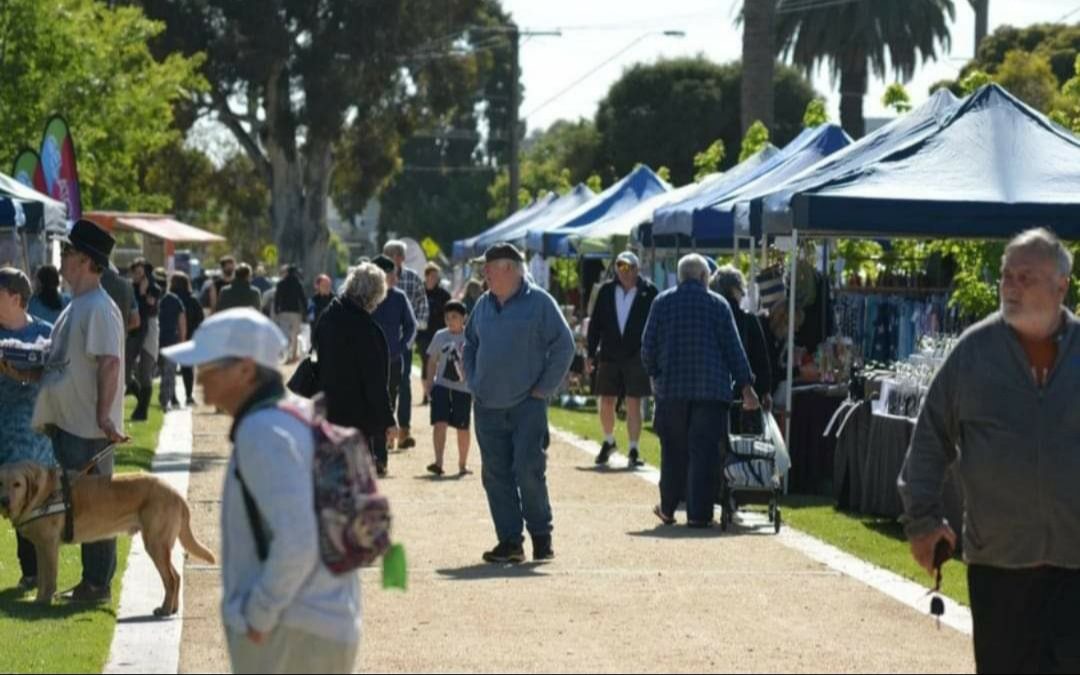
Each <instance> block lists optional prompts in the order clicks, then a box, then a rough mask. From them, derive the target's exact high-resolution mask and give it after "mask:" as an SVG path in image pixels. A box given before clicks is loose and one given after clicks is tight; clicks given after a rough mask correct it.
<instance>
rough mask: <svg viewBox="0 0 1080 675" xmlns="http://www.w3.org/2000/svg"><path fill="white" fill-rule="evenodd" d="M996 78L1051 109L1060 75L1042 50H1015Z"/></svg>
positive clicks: (1039, 106) (1028, 100)
mask: <svg viewBox="0 0 1080 675" xmlns="http://www.w3.org/2000/svg"><path fill="white" fill-rule="evenodd" d="M994 81H995V82H997V83H998V84H1000V85H1001V86H1002V87H1005V89H1007V90H1008V91H1010V92H1011V93H1012V94H1013V95H1015V96H1016V97H1017V98H1019V99H1020V100H1021V101H1023V102H1025V103H1027V104H1028V105H1030V106H1031V107H1032V108H1035V109H1036V110H1038V111H1040V112H1043V113H1048V112H1050V110H1051V109H1052V108H1053V105H1054V101H1055V100H1056V99H1057V96H1058V79H1057V77H1056V76H1055V75H1054V71H1053V70H1052V69H1051V68H1050V61H1049V60H1047V58H1046V57H1045V56H1043V55H1041V54H1038V53H1033V52H1024V51H1020V50H1013V51H1011V52H1009V53H1008V54H1006V55H1005V61H1004V63H1002V64H1001V66H1000V67H999V68H998V69H997V72H996V73H994Z"/></svg>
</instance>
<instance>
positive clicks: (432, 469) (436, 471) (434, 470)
mask: <svg viewBox="0 0 1080 675" xmlns="http://www.w3.org/2000/svg"><path fill="white" fill-rule="evenodd" d="M427 470H428V473H430V474H432V475H434V476H441V475H443V473H444V472H443V468H442V467H441V466H439V465H438V464H430V465H428V468H427Z"/></svg>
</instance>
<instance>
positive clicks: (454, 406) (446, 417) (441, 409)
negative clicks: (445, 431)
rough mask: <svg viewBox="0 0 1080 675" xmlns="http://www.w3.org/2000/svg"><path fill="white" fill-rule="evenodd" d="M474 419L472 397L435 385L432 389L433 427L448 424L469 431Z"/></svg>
mask: <svg viewBox="0 0 1080 675" xmlns="http://www.w3.org/2000/svg"><path fill="white" fill-rule="evenodd" d="M471 418H472V395H471V394H466V393H465V392H462V391H454V390H453V389H447V388H446V387H443V386H439V385H435V386H434V387H432V388H431V425H432V426H435V425H436V424H448V425H450V426H451V427H453V428H455V429H461V430H463V431H464V430H468V428H469V421H470V419H471Z"/></svg>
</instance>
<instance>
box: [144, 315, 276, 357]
mask: <svg viewBox="0 0 1080 675" xmlns="http://www.w3.org/2000/svg"><path fill="white" fill-rule="evenodd" d="M288 344H289V341H288V339H287V338H286V337H285V334H284V333H282V332H281V329H280V328H278V327H277V326H275V325H274V323H273V322H272V321H270V319H268V318H266V316H265V315H263V314H262V313H261V312H256V311H255V310H254V309H251V308H249V307H245V308H243V309H229V310H226V311H224V312H221V313H220V314H214V315H213V316H211V317H210V318H209V319H207V320H206V321H204V322H203V324H202V325H201V326H199V330H197V331H195V335H194V336H193V338H192V339H191V340H188V341H187V342H184V343H182V344H178V345H176V346H174V347H166V348H165V349H162V350H161V353H162V354H163V355H164V356H165V358H167V359H169V360H170V361H175V362H176V363H179V364H180V365H181V366H201V365H204V364H207V363H211V362H213V361H219V360H221V359H230V358H233V359H251V360H253V361H254V362H255V363H257V364H259V365H260V366H266V367H267V368H277V367H278V365H280V363H281V355H282V352H284V351H285V347H287V346H288Z"/></svg>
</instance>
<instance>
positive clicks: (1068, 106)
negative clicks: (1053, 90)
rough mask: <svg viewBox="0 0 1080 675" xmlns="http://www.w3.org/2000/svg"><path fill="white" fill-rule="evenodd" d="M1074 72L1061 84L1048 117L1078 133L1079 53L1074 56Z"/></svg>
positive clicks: (1079, 103)
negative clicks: (1059, 92)
mask: <svg viewBox="0 0 1080 675" xmlns="http://www.w3.org/2000/svg"><path fill="white" fill-rule="evenodd" d="M1074 73H1075V74H1074V75H1073V76H1072V77H1070V78H1069V79H1068V81H1066V82H1065V84H1063V85H1062V87H1061V95H1060V96H1058V98H1057V101H1056V102H1055V103H1054V109H1053V110H1052V111H1051V112H1050V117H1051V118H1052V119H1053V120H1054V121H1055V122H1057V123H1058V124H1060V125H1061V126H1063V127H1065V128H1067V129H1071V130H1072V132H1073V133H1080V54H1078V55H1077V56H1076V63H1075V65H1074Z"/></svg>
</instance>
